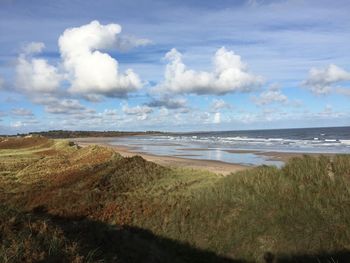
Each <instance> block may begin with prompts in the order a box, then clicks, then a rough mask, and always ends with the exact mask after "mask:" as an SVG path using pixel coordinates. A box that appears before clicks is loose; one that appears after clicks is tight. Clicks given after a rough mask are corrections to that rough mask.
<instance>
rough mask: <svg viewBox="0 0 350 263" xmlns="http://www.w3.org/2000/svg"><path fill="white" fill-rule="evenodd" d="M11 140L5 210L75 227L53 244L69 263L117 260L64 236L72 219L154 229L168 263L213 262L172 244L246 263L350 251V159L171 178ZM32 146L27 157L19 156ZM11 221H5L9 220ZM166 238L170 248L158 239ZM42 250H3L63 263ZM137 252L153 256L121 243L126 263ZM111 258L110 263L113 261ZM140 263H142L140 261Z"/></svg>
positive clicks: (2, 189) (47, 144)
mask: <svg viewBox="0 0 350 263" xmlns="http://www.w3.org/2000/svg"><path fill="white" fill-rule="evenodd" d="M11 140H13V141H11V142H9V141H5V142H4V141H1V140H0V160H1V162H0V201H1V203H4V205H5V206H3V207H1V209H0V210H1V211H5V210H6V209H7V210H6V211H9V210H8V208H7V207H8V206H11V207H16V209H19V210H20V211H32V212H36V213H39V212H40V215H41V217H40V218H37V219H36V220H40V221H39V222H42V220H44V222H47V220H49V221H48V222H51V223H52V222H53V221H52V220H51V217H59V218H61V219H62V218H63V219H64V220H66V221H64V222H65V224H63V226H62V224H59V226H57V224H52V227H51V228H48V229H49V230H48V231H50V232H52V233H54V234H53V235H51V234H50V235H49V236H53V237H55V236H57V239H58V240H60V242H61V243H59V244H57V246H56V247H59V248H60V249H61V251H63V252H62V253H63V254H64V255H63V256H64V257H65V258H66V259H67V261H73V260H76V261H77V262H79V260H84V261H86V260H88V259H89V258H92V260H94V257H95V259H97V258H101V257H102V258H103V257H104V255H107V254H108V253H107V254H106V253H102V255H101V254H99V255H95V254H94V253H93V255H91V253H92V252H91V251H94V249H96V248H97V247H100V249H101V246H98V245H97V244H95V245H96V247H94V246H95V245H94V244H93V242H88V243H89V244H90V245H89V247H87V248H86V247H84V246H82V245H81V243H79V239H77V238H74V236H73V237H72V236H67V231H64V229H65V228H67V225H68V226H69V225H70V224H71V223H69V224H68V223H67V222H68V221H67V220H68V219H69V218H75V220H78V219H79V218H87V219H85V220H89V222H94V223H93V224H92V223H89V224H85V225H86V226H88V227H91V224H92V228H93V229H96V224H101V226H102V229H109V228H110V226H111V225H116V226H118V227H122V226H124V227H126V228H129V227H134V228H135V229H138V230H137V231H136V232H137V233H139V232H140V229H141V228H142V229H148V230H150V231H152V232H153V233H154V234H155V235H156V236H152V242H153V243H152V242H151V243H152V244H153V246H154V247H156V248H155V249H154V250H155V251H153V252H151V254H152V253H153V254H152V255H153V257H154V256H155V255H158V256H160V255H161V256H160V258H161V259H162V261H164V262H165V261H168V262H172V261H173V262H197V261H196V258H195V256H193V257H191V255H197V256H198V257H199V258H201V260H199V261H198V262H202V261H203V260H204V259H203V254H202V252H201V253H199V254H198V251H194V250H191V249H189V247H188V246H187V245H181V246H180V248H179V247H178V246H175V245H174V244H173V243H171V242H170V241H169V240H177V241H180V242H181V244H189V245H190V246H191V247H196V248H198V249H202V250H206V251H212V252H215V253H217V254H221V255H226V256H228V257H230V258H235V259H237V258H243V259H245V260H261V258H262V255H263V254H264V253H265V252H267V251H271V252H272V253H274V254H276V255H278V256H279V257H281V258H284V260H287V259H286V258H288V257H289V256H290V255H299V254H315V255H317V254H323V253H331V252H333V251H341V250H348V249H350V182H349V178H350V157H349V156H346V155H342V156H337V157H335V158H334V159H333V160H330V159H328V158H326V157H321V158H311V157H304V158H298V159H293V160H292V161H291V162H290V163H289V164H288V165H287V166H286V167H285V168H283V169H282V170H278V169H275V168H273V167H259V168H256V169H252V170H249V171H243V172H239V173H236V174H232V175H230V176H227V177H221V176H217V175H215V174H212V173H209V172H208V173H204V172H199V171H195V170H188V169H172V170H171V169H168V168H165V167H161V166H159V165H156V164H154V163H150V162H147V161H145V160H143V159H142V158H141V157H132V158H122V157H121V156H120V155H118V154H116V153H114V152H113V151H111V150H109V149H106V148H103V147H98V146H91V147H86V148H82V149H78V148H77V147H75V146H72V145H69V143H68V142H66V141H59V140H57V141H52V140H47V139H44V138H39V139H38V138H36V139H35V140H36V141H35V142H33V141H31V140H30V139H28V140H27V141H25V142H23V141H21V139H11ZM16 140H17V141H16ZM22 145H26V147H21V148H19V146H22ZM11 211H12V210H11ZM11 213H14V212H11ZM20 213H22V212H20ZM6 214H8V212H6V213H2V214H1V217H2V219H3V218H4V217H6ZM43 215H45V216H44V217H42V216H43ZM34 216H37V215H34ZM20 218H23V217H22V216H20ZM48 218H49V219H48ZM25 220H26V219H24V221H25ZM45 220H46V221H45ZM5 221H6V220H4V221H3V222H5ZM0 222H1V221H0ZM60 222H62V220H61V221H60ZM69 222H71V221H69ZM96 222H97V223H96ZM98 222H99V223H98ZM102 222H104V223H102ZM39 225H40V224H39ZM22 226H27V225H26V224H25V223H24V224H22ZM3 227H8V226H7V225H6V224H5V225H3ZM22 228H23V227H22ZM22 228H21V229H22ZM26 228H27V227H24V229H26ZM62 229H63V230H62ZM20 231H22V230H20ZM60 231H61V232H60ZM62 231H63V232H62ZM82 232H86V229H84V231H83V230H82ZM90 232H91V231H90ZM129 232H130V231H129ZM141 232H142V231H141ZM15 233H16V232H15ZM20 233H21V232H20ZM43 233H44V235H45V233H46V232H45V231H44V232H43ZM55 233H56V234H55ZM92 233H94V231H92ZM121 233H122V236H124V235H125V231H122V232H120V231H119V232H118V235H117V236H118V237H119V238H120V235H121ZM21 235H22V234H15V235H12V236H9V235H7V236H6V235H5V243H6V242H7V244H9V240H12V241H13V242H12V243H13V244H14V243H16V242H17V243H18V244H22V243H23V241H21V240H22V239H21ZM137 235H138V238H137V240H140V238H139V234H137ZM15 236H18V238H19V240H16V237H15ZM77 236H79V235H77ZM107 236H108V235H107ZM127 236H130V235H129V234H127ZM159 236H162V237H164V238H167V239H164V240H166V241H164V240H163V241H162V242H163V243H162V242H160V241H159V239H158V238H155V237H159ZM90 239H91V237H90ZM90 239H89V240H90ZM40 240H41V239H40V238H39V241H35V242H39V243H38V244H37V245H36V246H34V247H32V248H31V249H27V250H29V251H30V252H28V251H26V250H23V249H22V250H19V251H16V253H14V252H13V251H14V250H13V248H10V247H9V246H8V245H6V244H5V245H4V241H2V243H0V244H1V250H0V261H1V258H2V259H4V258H6V257H10V256H11V255H13V254H16V255H18V256H19V257H20V256H25V255H28V253H29V254H30V253H34V252H35V249H37V247H40V248H41V253H44V254H42V257H45V258H48V255H51V254H52V253H53V252H52V253H51V252H48V251H50V249H49V248H50V246H51V245H50V244H51V243H50V242H53V241H51V239H50V238H49V239H48V241H47V242H48V243H47V242H46V241H45V242H46V243H45V242H42V241H40ZM93 240H95V239H93ZM123 240H125V238H124V239H123ZM132 240H134V239H132ZM141 240H142V238H141ZM35 242H34V244H36V243H35ZM40 242H41V243H40ZM135 242H136V243H137V242H140V244H139V245H142V246H143V247H145V248H149V247H148V245H146V243H147V244H148V243H149V242H143V241H135V240H134V241H130V240H129V242H127V244H128V249H129V250H128V249H126V250H120V248H121V247H122V245H121V243H123V242H121V243H120V245H119V246H117V247H119V250H118V249H117V248H114V249H117V250H116V251H115V253H116V255H118V256H119V257H121V258H123V259H126V258H125V256H126V254H130V253H125V252H123V251H130V250H131V251H134V250H135V251H136V252H135V253H136V254H138V255H139V256H141V257H140V258H142V256H145V253H146V252H145V251H143V250H142V251H141V250H140V248H137V249H136V248H135V247H134V246H133V244H135ZM169 242H170V243H169ZM62 244H64V245H62ZM137 244H138V243H137ZM161 244H170V245H169V246H166V247H164V245H161ZM103 247H104V246H102V249H103ZM130 247H131V248H130ZM169 247H170V248H174V247H176V251H185V252H186V253H187V254H186V253H182V254H183V255H186V256H185V257H180V256H179V255H180V254H181V253H180V254H179V253H175V252H173V251H174V250H173V249H169ZM109 250H110V249H109ZM202 250H200V251H202ZM33 251H34V252H33ZM111 251H114V250H113V249H112V250H111ZM151 251H152V250H151ZM160 251H163V252H160ZM164 251H165V252H164ZM45 253H46V254H45ZM50 253H51V254H50ZM55 253H56V252H55ZM55 253H53V254H52V255H56V254H55ZM135 253H131V254H135ZM174 253H175V254H174ZM37 254H40V253H37V252H35V253H34V255H37ZM43 255H44V256H43ZM52 255H51V256H52ZM210 255H211V256H212V254H210ZM114 256H115V255H114ZM211 256H208V255H207V254H206V256H204V258H206V260H209V259H211V260H209V261H208V262H213V261H217V262H219V261H220V260H221V259H219V258H215V260H213V258H211ZM26 257H27V258H28V256H26ZM32 257H34V256H32ZM107 257H109V258H107V261H108V260H111V258H113V255H107ZM315 257H316V256H315ZM52 258H54V256H53V257H51V259H52ZM140 258H139V259H140ZM105 259H106V258H105ZM165 259H167V260H165ZM133 260H135V262H137V258H134V259H133ZM326 260H329V258H327V259H326ZM128 261H129V262H132V260H131V259H129V260H127V261H126V262H128ZM149 261H150V262H153V261H152V260H151V259H150V260H149ZM9 262H11V260H10V261H9ZM120 262H122V261H120ZM154 262H156V261H154ZM220 262H221V261H220ZM281 262H282V261H281ZM285 262H287V261H285ZM316 262H317V261H316ZM323 262H328V261H323ZM330 262H331V261H330ZM340 262H341V261H340ZM344 262H346V261H344Z"/></svg>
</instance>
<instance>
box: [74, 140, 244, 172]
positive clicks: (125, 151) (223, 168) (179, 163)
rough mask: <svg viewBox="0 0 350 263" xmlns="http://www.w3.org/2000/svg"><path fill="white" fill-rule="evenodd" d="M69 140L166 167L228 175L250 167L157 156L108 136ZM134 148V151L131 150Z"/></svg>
mask: <svg viewBox="0 0 350 263" xmlns="http://www.w3.org/2000/svg"><path fill="white" fill-rule="evenodd" d="M70 141H73V142H75V143H76V144H78V145H79V146H81V147H85V146H88V145H94V144H95V145H102V146H105V147H109V148H112V149H114V150H115V151H116V152H118V153H120V154H121V155H122V156H124V157H131V156H135V155H139V156H141V157H142V158H144V159H146V160H147V161H151V162H154V163H157V164H160V165H163V166H168V167H184V168H193V169H198V170H206V171H210V172H214V173H216V174H222V175H228V174H230V173H233V172H237V171H242V170H245V169H249V168H251V166H245V165H241V164H232V163H226V162H220V161H212V160H198V159H187V158H182V157H178V156H159V155H152V154H148V153H143V152H137V147H125V146H114V145H110V144H109V142H110V141H112V140H111V139H110V138H72V139H70ZM132 150H136V151H132Z"/></svg>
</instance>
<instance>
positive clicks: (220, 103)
mask: <svg viewBox="0 0 350 263" xmlns="http://www.w3.org/2000/svg"><path fill="white" fill-rule="evenodd" d="M224 108H227V109H230V108H231V105H230V104H228V103H227V102H225V101H224V100H223V99H214V100H213V102H212V104H211V109H212V110H213V111H214V112H217V111H219V110H221V109H224Z"/></svg>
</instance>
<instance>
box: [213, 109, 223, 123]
mask: <svg viewBox="0 0 350 263" xmlns="http://www.w3.org/2000/svg"><path fill="white" fill-rule="evenodd" d="M213 123H215V124H219V123H221V113H220V112H216V113H215V115H214V120H213Z"/></svg>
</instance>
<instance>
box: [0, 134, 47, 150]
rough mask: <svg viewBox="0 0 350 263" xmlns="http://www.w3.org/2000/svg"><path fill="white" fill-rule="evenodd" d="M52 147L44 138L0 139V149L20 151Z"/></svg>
mask: <svg viewBox="0 0 350 263" xmlns="http://www.w3.org/2000/svg"><path fill="white" fill-rule="evenodd" d="M50 145H52V141H50V140H49V139H47V138H45V137H41V136H34V137H18V138H2V139H1V140H0V149H22V148H29V147H43V146H47V147H48V146H50Z"/></svg>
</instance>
